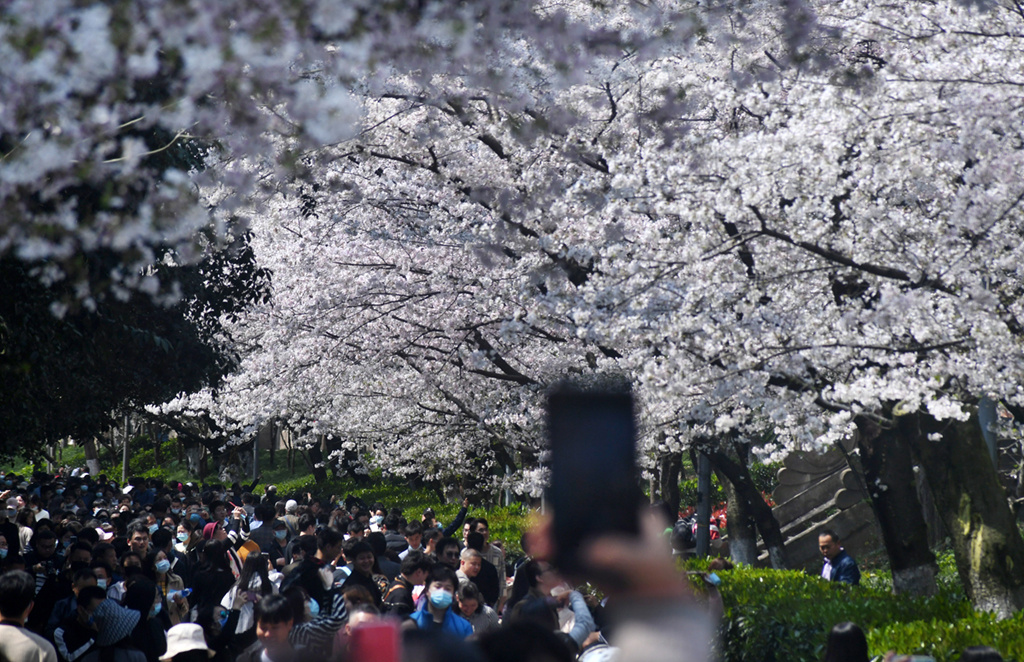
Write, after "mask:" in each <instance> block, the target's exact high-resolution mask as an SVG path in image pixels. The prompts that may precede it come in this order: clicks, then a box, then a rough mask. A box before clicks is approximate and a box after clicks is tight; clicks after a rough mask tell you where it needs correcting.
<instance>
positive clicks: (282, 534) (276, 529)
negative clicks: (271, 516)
mask: <svg viewBox="0 0 1024 662" xmlns="http://www.w3.org/2000/svg"><path fill="white" fill-rule="evenodd" d="M271 526H272V528H271V530H272V531H273V536H274V538H273V540H272V541H271V543H270V544H269V545H267V547H266V548H265V549H264V548H261V549H263V551H265V552H266V553H267V554H268V555H269V556H270V565H271V566H272V567H274V568H276V569H277V570H281V569H282V568H284V567H285V566H286V565H288V564H289V563H291V561H292V560H291V559H290V558H288V556H287V555H286V554H285V552H286V551H287V549H288V525H287V524H285V523H284V521H283V520H280V519H277V520H274V523H273V524H272V525H271ZM261 528H262V527H261Z"/></svg>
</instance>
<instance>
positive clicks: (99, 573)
mask: <svg viewBox="0 0 1024 662" xmlns="http://www.w3.org/2000/svg"><path fill="white" fill-rule="evenodd" d="M89 567H90V568H92V572H93V574H94V575H96V586H99V587H100V588H101V589H103V594H104V595H106V593H107V589H108V588H110V587H111V586H113V584H114V578H113V569H112V568H111V566H110V564H109V563H107V562H106V561H104V560H103V559H98V558H96V559H93V561H92V563H90V564H89Z"/></svg>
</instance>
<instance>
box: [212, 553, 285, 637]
mask: <svg viewBox="0 0 1024 662" xmlns="http://www.w3.org/2000/svg"><path fill="white" fill-rule="evenodd" d="M274 574H275V575H277V577H278V580H277V582H276V583H275V582H274V580H272V579H271V578H270V566H269V561H268V559H267V557H266V555H264V554H261V553H258V552H252V553H250V554H249V555H248V556H247V557H245V561H244V562H243V563H242V572H241V573H240V574H239V575H238V580H237V581H235V584H234V586H232V587H231V589H230V590H229V591H228V592H227V593H225V594H224V597H223V598H221V601H220V606H221V607H223V608H225V609H231V608H232V607H233V605H234V604H235V600H236V599H237V598H238V594H239V593H243V594H248V597H247V599H246V600H245V601H244V602H243V603H242V606H241V609H240V613H239V616H238V623H237V624H236V625H235V630H234V632H235V636H236V637H237V638H238V641H239V647H240V648H241V649H243V650H244V649H245V648H248V647H249V646H250V645H251V644H252V643H253V642H254V641H256V621H255V619H254V618H253V608H254V607H255V605H256V603H257V602H259V601H260V600H261V599H263V598H264V597H266V596H268V595H273V594H275V593H277V584H279V583H280V573H274Z"/></svg>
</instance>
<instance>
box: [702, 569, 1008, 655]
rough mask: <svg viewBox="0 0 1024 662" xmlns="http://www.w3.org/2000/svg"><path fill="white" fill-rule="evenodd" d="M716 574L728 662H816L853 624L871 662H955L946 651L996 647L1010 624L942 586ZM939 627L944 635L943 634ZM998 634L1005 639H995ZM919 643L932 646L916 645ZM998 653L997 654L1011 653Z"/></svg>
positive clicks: (776, 573)
mask: <svg viewBox="0 0 1024 662" xmlns="http://www.w3.org/2000/svg"><path fill="white" fill-rule="evenodd" d="M691 567H693V566H691ZM698 567H699V566H698ZM718 575H719V577H720V578H721V579H722V584H721V586H720V591H721V593H722V600H723V603H724V607H725V618H724V621H723V624H722V638H721V646H722V652H723V659H725V660H728V661H730V662H753V661H756V660H763V661H764V662H775V661H778V662H799V661H806V662H813V661H817V660H820V659H821V658H822V657H823V655H824V650H825V643H826V640H827V638H828V632H829V630H830V629H831V628H832V626H833V625H835V624H836V623H840V622H842V621H852V622H854V623H857V624H858V625H859V626H861V627H862V628H863V629H864V631H865V632H866V633H868V634H869V646H870V651H871V654H872V655H873V656H880V655H882V654H883V653H885V651H887V650H890V649H895V650H897V651H898V652H900V653H912V652H925V653H926V654H930V655H934V657H935V658H936V660H938V661H939V662H942V661H943V660H948V659H954V660H955V659H956V657H952V658H951V657H950V655H951V654H952V653H949V654H947V652H946V651H947V650H948V651H953V650H954V649H955V651H956V653H957V655H958V654H959V651H960V650H962V648H963V647H964V646H967V645H974V644H977V643H985V644H986V645H994V646H996V647H997V648H1000V645H999V643H998V642H1004V641H1008V639H1007V637H1009V633H1011V632H1013V631H1014V629H1015V628H1014V625H1013V624H1012V623H1010V624H1007V625H1003V624H1001V623H995V622H994V621H992V620H991V617H990V616H988V615H987V614H977V613H975V612H974V611H973V610H972V608H971V606H970V604H969V603H968V602H967V601H966V600H965V599H964V598H963V594H962V592H961V591H959V590H951V589H948V588H945V587H940V590H939V593H938V595H936V596H934V597H931V598H915V597H910V596H906V595H893V594H892V593H891V592H889V591H888V590H887V589H883V588H876V587H870V586H856V587H855V586H847V585H845V584H835V583H829V582H825V581H823V580H822V579H821V578H819V577H815V576H811V575H806V574H803V573H800V572H796V571H782V570H767V569H753V568H738V569H735V570H727V571H719V572H718ZM943 628H952V629H950V630H949V632H948V633H947V632H946V631H945V630H944V629H943ZM971 628H977V629H975V630H971ZM971 631H973V632H975V633H980V634H979V636H978V637H977V638H976V639H973V640H972V639H970V638H969V637H967V636H966V634H965V633H967V632H971ZM1002 632H1006V633H1007V635H1006V636H1003V635H999V636H997V634H999V633H1002ZM1017 632H1018V634H1017V638H1019V639H1024V630H1021V629H1020V628H1019V626H1017ZM961 634H964V636H961ZM911 641H913V642H914V646H915V647H914V649H913V650H911V648H910V643H911ZM927 642H940V643H935V644H934V646H933V647H931V648H923V647H921V646H917V644H918V643H922V644H925V643H927ZM941 642H944V643H941ZM963 642H969V643H963ZM928 645H929V646H932V644H928ZM1018 646H1019V644H1018ZM958 647H959V648H958ZM1003 648H1005V650H1003ZM1003 648H1000V650H1003V652H1004V654H1009V652H1010V651H1011V650H1016V649H1012V648H1008V647H1003Z"/></svg>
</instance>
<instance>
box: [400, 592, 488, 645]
mask: <svg viewBox="0 0 1024 662" xmlns="http://www.w3.org/2000/svg"><path fill="white" fill-rule="evenodd" d="M410 617H411V618H412V620H414V621H416V626H417V627H419V629H421V630H430V629H432V628H433V627H434V615H433V614H431V613H430V610H429V609H427V600H424V601H423V604H421V605H420V608H419V609H417V610H416V611H414V612H413V613H412V614H411V615H410ZM441 631H442V632H450V633H452V634H454V635H455V636H456V637H458V638H459V639H465V638H466V637H468V636H469V635H471V634H473V626H472V625H470V624H469V621H467V620H466V619H464V618H463V617H461V616H459V615H458V614H456V613H455V612H453V611H452V610H451V607H449V608H448V611H446V612H445V613H444V620H443V621H441Z"/></svg>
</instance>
